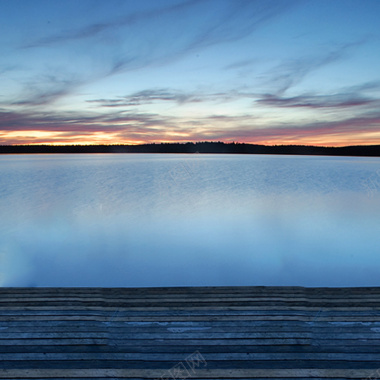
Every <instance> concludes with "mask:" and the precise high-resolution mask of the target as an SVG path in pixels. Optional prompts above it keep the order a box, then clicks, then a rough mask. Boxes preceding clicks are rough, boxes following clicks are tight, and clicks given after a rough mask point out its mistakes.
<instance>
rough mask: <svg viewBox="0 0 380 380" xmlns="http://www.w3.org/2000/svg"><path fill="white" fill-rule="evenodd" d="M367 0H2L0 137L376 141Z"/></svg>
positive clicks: (371, 2) (374, 32)
mask: <svg viewBox="0 0 380 380" xmlns="http://www.w3.org/2000/svg"><path fill="white" fill-rule="evenodd" d="M379 15H380V1H378V0H335V1H331V0H139V1H136V0H107V1H105V0H65V1H62V0H33V1H30V0H0V49H1V50H0V51H1V54H0V144H2V145H4V144H5V145H9V144H41V143H42V144H141V143H160V142H187V141H194V142H196V141H224V142H233V141H235V142H247V143H254V144H266V145H274V144H306V145H324V146H342V145H358V144H360V145H361V144H365V145H368V144H380V70H379V67H380V27H379Z"/></svg>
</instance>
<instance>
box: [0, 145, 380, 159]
mask: <svg viewBox="0 0 380 380" xmlns="http://www.w3.org/2000/svg"><path fill="white" fill-rule="evenodd" d="M43 153H223V154H288V155H289V154H294V155H327V156H373V157H380V145H357V146H345V147H319V146H308V145H274V146H267V145H257V144H244V143H235V142H233V143H223V142H220V141H218V142H208V141H205V142H196V143H193V142H188V143H161V144H142V145H0V154H43Z"/></svg>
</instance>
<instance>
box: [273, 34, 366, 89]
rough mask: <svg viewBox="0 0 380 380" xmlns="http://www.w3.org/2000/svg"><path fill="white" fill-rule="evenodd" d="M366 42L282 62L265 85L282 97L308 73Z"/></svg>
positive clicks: (346, 54) (348, 44)
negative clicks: (272, 88)
mask: <svg viewBox="0 0 380 380" xmlns="http://www.w3.org/2000/svg"><path fill="white" fill-rule="evenodd" d="M367 40H368V39H361V40H359V41H355V42H350V43H346V44H343V45H341V46H338V47H337V48H335V49H334V50H331V51H329V52H326V53H323V54H319V55H315V56H313V57H304V58H298V59H294V60H291V61H286V62H283V63H281V64H280V65H278V66H276V67H275V68H273V69H272V70H271V71H270V72H269V73H268V74H267V75H269V76H270V79H269V80H267V81H266V85H270V86H272V87H274V88H275V90H274V91H273V92H274V94H275V95H277V96H282V95H283V94H284V93H285V92H286V91H287V90H289V89H290V88H292V87H294V86H295V85H297V84H299V83H300V82H301V81H302V80H303V79H304V78H305V77H306V76H307V75H309V74H310V73H312V72H314V71H316V70H318V69H320V68H322V67H324V66H327V65H329V64H331V63H335V62H337V61H340V60H343V59H344V58H346V57H347V56H348V55H349V53H350V52H351V51H352V50H353V49H355V48H357V47H358V46H361V45H363V44H364V43H366V42H367Z"/></svg>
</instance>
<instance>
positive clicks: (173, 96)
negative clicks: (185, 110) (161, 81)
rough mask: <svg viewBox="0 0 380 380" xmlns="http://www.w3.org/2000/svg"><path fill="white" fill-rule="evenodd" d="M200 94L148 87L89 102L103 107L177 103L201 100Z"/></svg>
mask: <svg viewBox="0 0 380 380" xmlns="http://www.w3.org/2000/svg"><path fill="white" fill-rule="evenodd" d="M200 101H201V97H200V95H196V94H190V93H186V92H183V91H179V90H172V89H168V88H161V89H147V90H143V91H138V92H135V93H133V94H131V95H127V96H124V97H121V98H117V99H95V100H88V101H87V102H89V103H97V104H99V105H100V106H102V107H125V106H139V105H144V104H152V103H154V102H174V103H177V104H183V103H196V102H200Z"/></svg>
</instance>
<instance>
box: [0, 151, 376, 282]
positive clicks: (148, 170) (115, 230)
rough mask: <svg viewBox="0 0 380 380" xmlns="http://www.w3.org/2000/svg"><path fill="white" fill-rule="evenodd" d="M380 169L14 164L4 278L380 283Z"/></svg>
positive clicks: (6, 178) (4, 200)
mask: <svg viewBox="0 0 380 380" xmlns="http://www.w3.org/2000/svg"><path fill="white" fill-rule="evenodd" d="M379 167H380V161H379V159H377V158H372V159H368V158H338V157H291V156H286V157H281V156H228V155H83V156H80V155H73V156H61V155H57V156H28V157H26V156H3V157H0V171H1V174H2V175H1V180H0V194H1V198H0V206H1V210H2V215H4V217H3V218H2V220H1V222H0V238H1V239H0V260H1V261H0V264H1V269H0V273H1V274H0V282H1V283H2V284H3V286H189V285H302V286H375V285H377V286H379V281H380V280H379V270H378V259H377V251H378V247H379V246H380V244H379V243H380V238H379V234H378V231H379V227H380V218H379V216H378V215H380V214H379V211H380V192H379V191H377V190H378V188H377V184H378V183H379V184H380V177H379V182H377V175H378V174H377V173H378V170H379ZM379 188H380V186H379Z"/></svg>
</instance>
